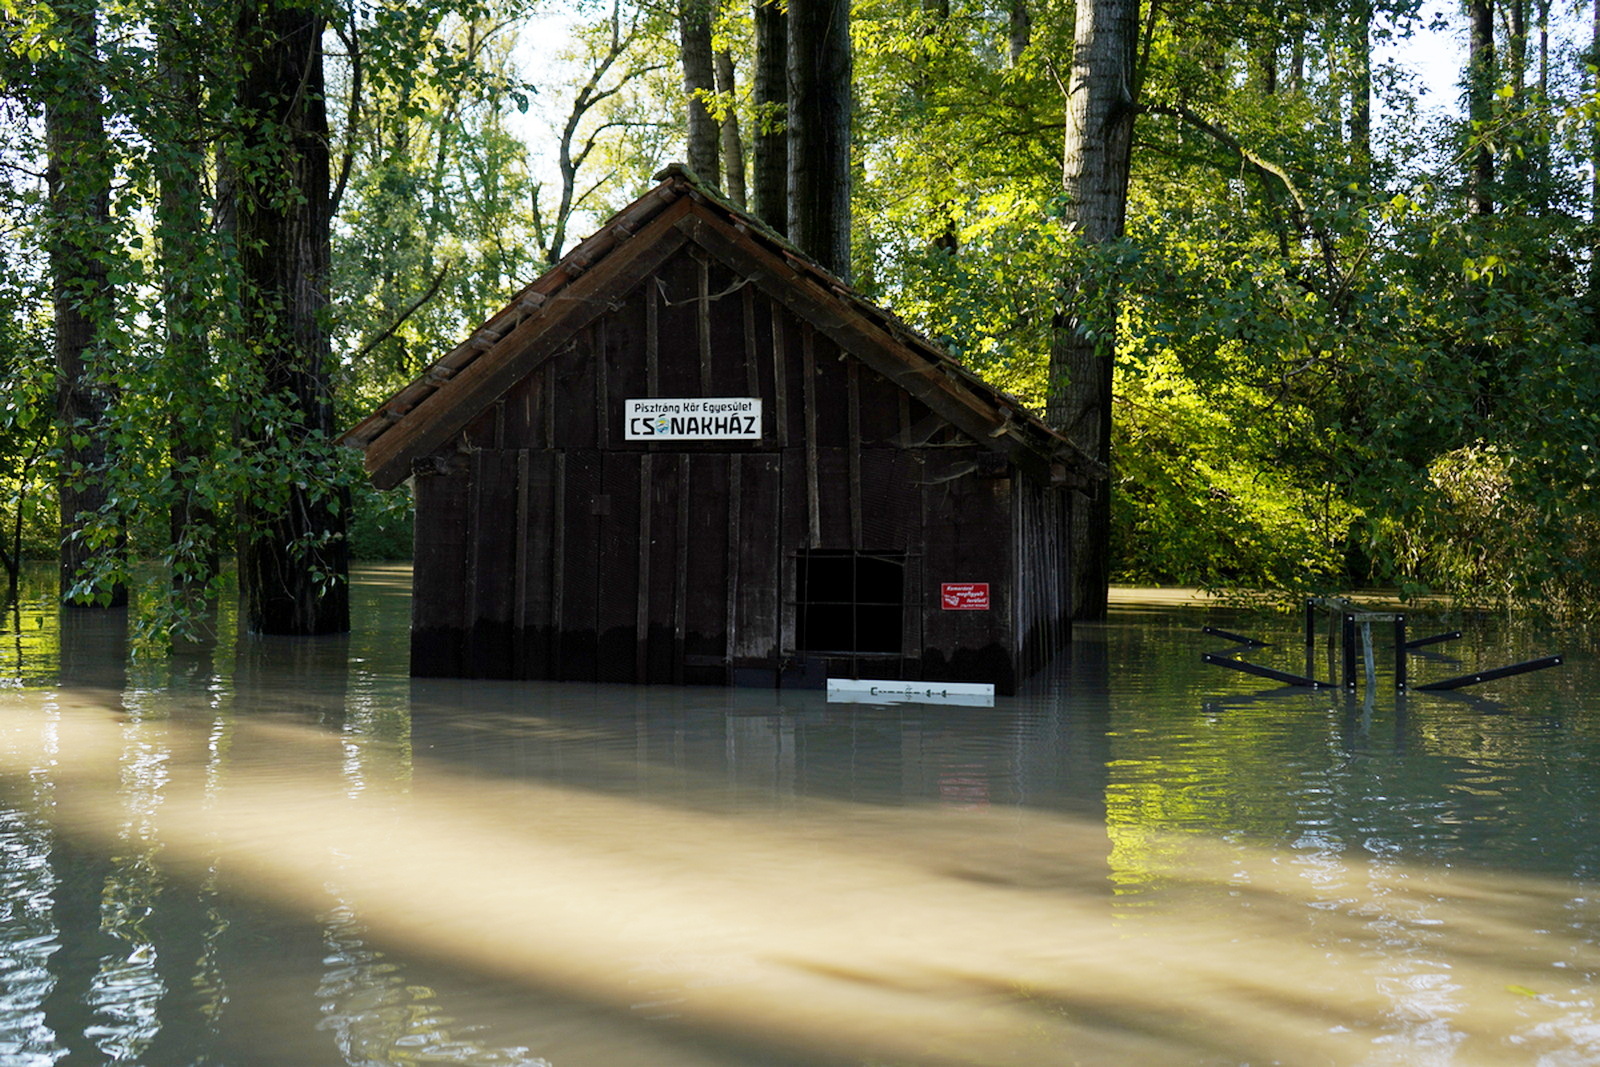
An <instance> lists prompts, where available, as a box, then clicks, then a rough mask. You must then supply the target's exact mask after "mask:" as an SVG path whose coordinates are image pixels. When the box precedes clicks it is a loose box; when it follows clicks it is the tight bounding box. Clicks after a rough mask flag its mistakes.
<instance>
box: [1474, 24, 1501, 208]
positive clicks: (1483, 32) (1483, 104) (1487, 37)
mask: <svg viewBox="0 0 1600 1067" xmlns="http://www.w3.org/2000/svg"><path fill="white" fill-rule="evenodd" d="M1467 14H1468V16H1469V21H1470V23H1471V35H1470V37H1469V43H1468V54H1467V118H1468V120H1469V121H1470V123H1471V126H1472V130H1471V138H1472V139H1471V142H1470V158H1471V160H1472V162H1471V171H1470V173H1469V174H1468V176H1467V202H1468V207H1469V208H1470V210H1471V211H1472V213H1473V214H1474V215H1492V214H1494V152H1493V150H1492V149H1491V148H1490V147H1489V141H1488V137H1489V126H1490V123H1491V122H1493V120H1494V90H1495V85H1494V77H1495V62H1494V0H1467Z"/></svg>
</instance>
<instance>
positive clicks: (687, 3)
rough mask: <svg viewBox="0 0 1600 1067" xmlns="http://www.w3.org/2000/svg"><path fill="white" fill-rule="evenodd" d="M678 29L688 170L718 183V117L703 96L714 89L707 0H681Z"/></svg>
mask: <svg viewBox="0 0 1600 1067" xmlns="http://www.w3.org/2000/svg"><path fill="white" fill-rule="evenodd" d="M680 4H681V6H680V7H679V9H678V32H679V36H680V42H681V45H682V54H683V94H684V98H685V99H686V101H687V103H688V108H689V145H688V157H689V158H688V159H687V160H686V161H685V162H687V163H688V164H689V169H690V170H692V171H694V172H695V175H696V176H698V177H699V178H700V179H701V180H702V181H705V182H709V183H711V184H712V185H721V184H722V176H721V175H720V174H719V173H718V168H717V120H716V119H715V118H713V117H712V115H711V110H710V108H708V107H706V96H708V95H710V94H712V93H715V92H716V91H717V78H716V72H715V71H714V69H713V62H712V58H711V4H710V0H680Z"/></svg>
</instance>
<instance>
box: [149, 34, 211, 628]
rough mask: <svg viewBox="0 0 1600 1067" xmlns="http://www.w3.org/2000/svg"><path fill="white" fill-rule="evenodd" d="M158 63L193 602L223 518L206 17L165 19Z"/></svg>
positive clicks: (174, 442) (184, 535)
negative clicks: (214, 456) (212, 337)
mask: <svg viewBox="0 0 1600 1067" xmlns="http://www.w3.org/2000/svg"><path fill="white" fill-rule="evenodd" d="M156 47H157V62H158V65H159V67H160V78H161V84H162V87H163V90H164V98H165V99H164V101H163V103H162V104H161V106H159V107H157V108H154V109H152V110H153V112H154V114H152V115H151V116H150V121H151V122H152V123H153V124H155V127H156V128H155V129H154V130H153V131H152V137H151V145H152V150H153V152H154V156H155V172H156V179H157V182H158V184H159V186H160V197H159V200H158V202H157V206H156V221H157V224H158V225H157V232H158V233H159V235H160V241H161V304H162V314H163V316H164V317H165V319H166V337H165V344H164V356H165V360H166V364H167V374H168V379H169V380H171V381H176V382H185V383H189V387H188V388H187V389H184V390H182V391H181V392H179V393H178V394H175V395H174V398H173V404H172V412H171V415H170V422H169V431H168V434H169V440H170V446H169V453H170V456H171V463H172V478H171V484H172V491H173V498H172V501H171V503H170V505H169V509H168V528H169V535H170V538H171V545H170V556H171V559H172V582H173V589H174V591H175V592H176V593H178V594H179V595H180V596H181V597H183V598H184V600H185V601H186V602H187V604H188V605H189V607H190V608H191V609H198V608H199V607H201V606H202V605H203V601H204V598H205V596H206V588H207V585H208V583H209V582H210V580H211V578H212V577H213V576H214V575H215V574H216V573H217V568H218V548H217V546H218V541H219V538H218V531H217V516H216V513H215V511H214V510H213V507H212V501H210V500H209V499H207V498H206V497H205V494H204V493H203V491H202V490H201V484H202V481H203V478H202V472H203V470H204V469H205V468H206V467H207V466H208V465H209V464H210V462H211V449H210V442H209V438H208V436H207V430H208V428H209V427H211V426H214V425H216V424H217V421H218V418H219V416H220V414H221V413H220V411H219V410H218V408H219V407H220V403H219V401H220V399H221V398H220V397H215V396H213V395H212V394H211V391H210V389H209V383H210V381H211V379H212V374H211V367H210V363H211V358H210V350H209V345H208V343H207V339H206V333H205V330H206V324H207V319H208V317H209V315H208V310H207V308H206V297H205V294H206V293H208V292H210V291H211V288H212V284H213V281H214V279H213V278H212V277H211V274H210V271H209V269H208V266H207V265H208V264H210V263H214V262H215V259H214V257H212V256H210V255H208V254H207V249H206V248H205V247H204V241H205V234H206V231H207V224H206V213H205V204H204V200H205V193H204V177H203V175H204V173H205V151H206V150H205V145H204V144H203V143H202V142H200V140H199V136H200V135H199V134H198V132H197V129H198V127H197V123H198V121H199V119H200V114H201V110H200V109H201V102H202V95H203V94H202V86H201V80H200V70H199V60H200V57H201V56H202V55H203V54H204V52H203V48H204V46H203V44H202V43H201V42H200V41H198V40H197V39H196V23H194V22H191V21H189V20H187V19H181V18H177V17H174V18H172V19H170V20H166V21H164V22H162V23H160V24H159V25H157V26H156Z"/></svg>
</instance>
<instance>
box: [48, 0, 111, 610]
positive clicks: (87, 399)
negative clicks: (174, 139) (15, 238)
mask: <svg viewBox="0 0 1600 1067" xmlns="http://www.w3.org/2000/svg"><path fill="white" fill-rule="evenodd" d="M53 8H54V11H55V15H56V20H57V21H56V34H57V37H58V40H59V41H60V43H61V51H60V53H59V54H56V55H54V56H52V57H51V58H50V59H49V60H47V61H46V63H44V64H43V65H42V66H41V85H40V89H41V95H42V97H43V99H44V111H45V140H46V153H47V155H48V159H47V162H46V168H47V175H46V177H47V179H48V185H49V189H50V213H49V214H50V222H49V232H48V237H47V242H48V248H49V253H48V254H49V260H50V275H51V302H52V304H53V305H54V309H53V310H54V319H55V357H56V374H57V376H58V377H57V385H56V409H57V416H58V418H59V420H60V426H61V460H60V471H61V475H60V496H61V593H62V595H63V597H65V596H67V594H68V592H69V591H70V590H72V589H73V587H74V586H76V585H77V584H78V583H79V581H80V580H81V579H82V578H83V577H84V576H85V574H86V573H88V572H89V571H92V570H94V569H96V565H98V564H104V563H106V562H108V561H109V562H112V564H113V568H114V569H120V568H119V567H117V566H116V564H115V562H114V559H112V560H108V559H107V555H108V554H109V555H110V556H112V557H115V556H118V555H120V554H121V552H122V551H123V548H124V545H123V538H122V535H121V533H120V532H118V533H115V534H113V535H112V536H111V537H110V538H106V537H105V536H104V535H103V530H102V529H101V528H100V527H99V524H100V523H101V522H102V521H103V517H102V510H103V509H104V508H105V507H106V506H107V504H108V503H109V500H110V493H109V491H108V488H107V486H106V483H105V470H106V465H107V462H108V454H107V442H106V434H107V430H106V419H107V412H108V408H109V406H110V403H111V400H112V391H111V386H110V385H109V384H108V383H107V381H106V379H105V377H104V375H105V372H106V371H107V370H108V369H109V368H108V367H107V366H106V363H107V362H108V361H109V356H108V354H107V353H106V352H105V344H106V328H107V326H108V325H109V323H110V316H111V314H112V306H111V305H112V292H111V283H110V281H109V278H108V270H107V266H106V262H105V260H104V259H103V258H102V254H103V252H104V250H105V249H107V248H108V247H110V246H111V245H112V243H113V242H112V240H111V235H110V233H109V230H110V228H111V166H112V164H111V158H112V155H111V148H110V145H109V143H108V142H107V139H106V130H105V120H104V117H103V115H102V114H101V103H100V93H101V88H100V82H99V77H98V71H99V69H100V62H99V57H98V50H99V41H98V35H97V28H96V25H95V10H96V5H95V4H94V3H93V0H73V2H71V3H59V4H55V5H53ZM91 531H93V532H91ZM71 599H72V601H73V602H74V603H79V604H85V605H87V604H91V603H98V604H102V605H104V604H108V603H109V604H112V605H121V604H125V603H127V599H128V591H127V587H126V586H125V585H123V584H122V583H121V582H120V581H113V582H112V583H111V584H110V585H104V584H102V585H100V588H98V589H96V590H91V591H90V593H89V594H88V595H80V596H76V597H72V598H71Z"/></svg>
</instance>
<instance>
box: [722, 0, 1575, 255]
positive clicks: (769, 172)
mask: <svg viewBox="0 0 1600 1067" xmlns="http://www.w3.org/2000/svg"><path fill="white" fill-rule="evenodd" d="M1597 2H1600V0H1597ZM755 24H756V71H755V80H754V85H753V86H752V92H753V94H754V97H755V116H756V129H755V135H754V138H753V140H752V143H751V156H752V157H753V158H752V162H753V164H754V166H753V167H752V170H753V171H754V174H752V175H751V183H750V208H751V210H752V211H754V212H755V214H756V215H757V216H758V217H760V218H761V220H762V221H764V222H765V223H766V224H767V225H768V226H771V227H772V228H773V229H775V230H777V231H778V232H779V233H787V232H788V229H789V134H788V130H787V128H786V127H787V122H788V101H789V44H788V42H789V28H788V19H787V16H786V15H785V14H784V11H783V6H782V0H757V2H756V5H755Z"/></svg>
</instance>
